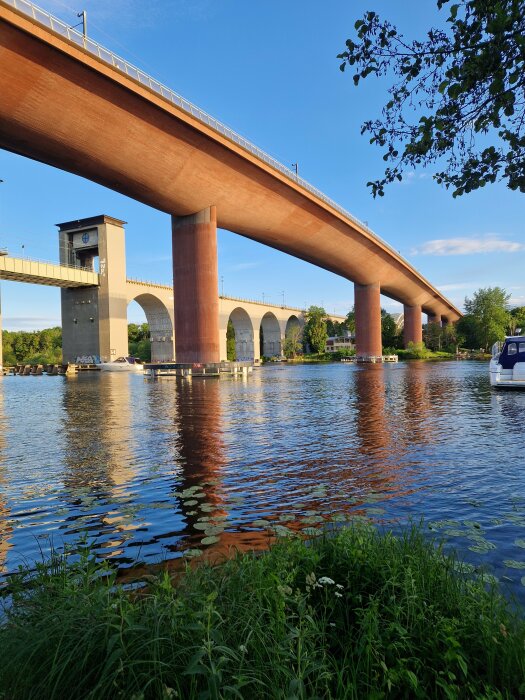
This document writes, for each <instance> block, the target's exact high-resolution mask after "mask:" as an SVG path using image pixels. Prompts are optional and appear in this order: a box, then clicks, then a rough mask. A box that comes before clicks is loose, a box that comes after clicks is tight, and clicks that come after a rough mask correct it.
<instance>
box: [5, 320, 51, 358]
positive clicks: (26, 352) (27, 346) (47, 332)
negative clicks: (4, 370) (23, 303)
mask: <svg viewBox="0 0 525 700" xmlns="http://www.w3.org/2000/svg"><path fill="white" fill-rule="evenodd" d="M2 345H3V355H4V365H16V364H19V363H27V364H35V365H36V364H58V363H60V362H62V329H61V328H58V327H57V328H45V329H44V330H42V331H4V332H3V333H2Z"/></svg>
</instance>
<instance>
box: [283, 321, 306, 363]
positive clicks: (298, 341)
mask: <svg viewBox="0 0 525 700" xmlns="http://www.w3.org/2000/svg"><path fill="white" fill-rule="evenodd" d="M302 347H303V329H302V328H301V326H300V325H299V324H298V323H293V324H291V325H290V326H289V327H288V330H287V331H286V337H285V339H284V344H283V353H284V355H285V356H286V357H291V358H295V357H297V355H298V354H299V353H300V352H301V349H302Z"/></svg>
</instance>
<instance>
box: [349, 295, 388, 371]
mask: <svg viewBox="0 0 525 700" xmlns="http://www.w3.org/2000/svg"><path fill="white" fill-rule="evenodd" d="M380 295H381V288H380V286H379V283H377V282H376V283H375V284H367V285H361V284H354V299H355V335H356V356H357V357H359V358H367V357H381V356H382V354H383V346H382V343H381V298H380Z"/></svg>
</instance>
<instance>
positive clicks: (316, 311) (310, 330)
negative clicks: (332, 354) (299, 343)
mask: <svg viewBox="0 0 525 700" xmlns="http://www.w3.org/2000/svg"><path fill="white" fill-rule="evenodd" d="M305 318H306V325H305V327H304V339H305V341H306V342H307V343H308V344H309V345H310V348H311V350H312V352H316V353H318V354H321V353H322V352H324V351H325V348H326V340H327V338H328V333H327V330H326V311H325V310H324V309H323V308H322V307H321V306H310V308H309V309H308V311H307V312H306V314H305Z"/></svg>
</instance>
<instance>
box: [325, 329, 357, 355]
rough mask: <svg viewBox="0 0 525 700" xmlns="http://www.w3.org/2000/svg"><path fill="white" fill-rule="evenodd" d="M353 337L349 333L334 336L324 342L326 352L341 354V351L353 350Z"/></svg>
mask: <svg viewBox="0 0 525 700" xmlns="http://www.w3.org/2000/svg"><path fill="white" fill-rule="evenodd" d="M354 349H355V337H354V336H353V335H352V334H351V333H350V331H343V335H336V336H334V337H333V338H328V339H327V341H326V352H341V350H354Z"/></svg>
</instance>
